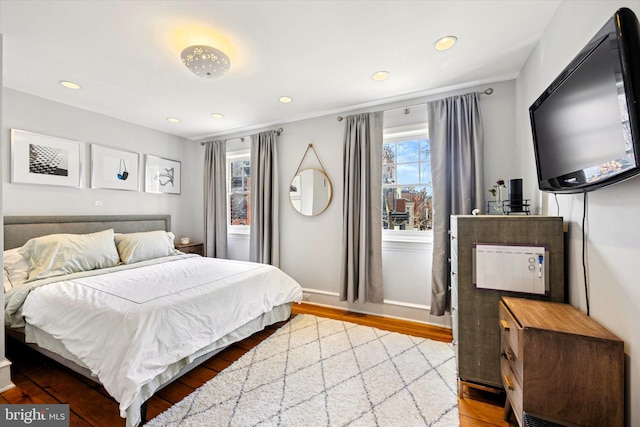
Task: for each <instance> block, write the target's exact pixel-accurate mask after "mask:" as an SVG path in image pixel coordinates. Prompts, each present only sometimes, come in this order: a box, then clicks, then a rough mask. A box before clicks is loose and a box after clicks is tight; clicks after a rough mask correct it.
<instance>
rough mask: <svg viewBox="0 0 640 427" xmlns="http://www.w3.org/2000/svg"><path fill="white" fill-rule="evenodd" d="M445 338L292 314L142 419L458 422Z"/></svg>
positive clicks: (173, 422) (166, 422) (177, 422)
mask: <svg viewBox="0 0 640 427" xmlns="http://www.w3.org/2000/svg"><path fill="white" fill-rule="evenodd" d="M459 424H460V421H459V415H458V396H457V386H456V371H455V354H454V350H453V347H452V345H451V344H450V343H443V342H438V341H432V340H427V339H423V338H416V337H412V336H409V335H403V334H399V333H394V332H388V331H384V330H380V329H376V328H371V327H368V326H361V325H356V324H353V323H348V322H341V321H338V320H333V319H326V318H322V317H316V316H312V315H309V314H302V315H297V316H295V317H294V318H293V319H292V320H291V321H290V322H288V323H287V324H285V325H284V326H282V327H281V328H280V329H279V330H278V331H276V332H275V333H274V334H273V335H271V336H270V337H269V338H267V339H266V340H265V341H263V342H262V343H260V344H259V345H258V346H256V347H255V348H253V349H252V350H251V351H249V352H248V353H246V354H245V355H243V356H242V357H241V358H240V359H238V360H237V361H236V362H234V363H233V364H232V365H231V366H229V367H228V368H227V369H225V370H224V371H222V372H220V373H219V374H218V375H217V376H216V377H214V378H213V379H212V380H210V381H209V382H207V383H206V384H204V385H203V386H202V387H200V388H198V389H197V390H195V391H194V392H193V393H192V394H191V395H189V396H187V397H186V398H185V399H184V400H182V401H181V402H179V403H177V404H176V405H174V406H172V407H171V408H169V410H167V411H166V412H164V413H162V414H160V415H159V416H157V417H156V418H154V419H153V420H151V421H149V422H148V423H147V424H146V425H147V426H162V427H167V426H242V427H245V426H295V427H298V426H345V425H349V426H367V427H368V426H393V427H396V426H458V425H459Z"/></svg>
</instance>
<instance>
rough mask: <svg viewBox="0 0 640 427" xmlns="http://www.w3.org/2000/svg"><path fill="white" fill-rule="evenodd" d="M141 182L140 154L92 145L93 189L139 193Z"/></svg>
mask: <svg viewBox="0 0 640 427" xmlns="http://www.w3.org/2000/svg"><path fill="white" fill-rule="evenodd" d="M139 182H140V156H139V155H138V153H134V152H132V151H126V150H120V149H118V148H114V147H107V146H104V145H99V144H91V188H106V189H111V190H127V191H138V190H139V188H140V187H139Z"/></svg>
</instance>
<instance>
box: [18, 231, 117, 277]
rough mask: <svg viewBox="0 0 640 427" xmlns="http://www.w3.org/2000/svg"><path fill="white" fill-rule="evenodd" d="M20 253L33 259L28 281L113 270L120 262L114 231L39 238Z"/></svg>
mask: <svg viewBox="0 0 640 427" xmlns="http://www.w3.org/2000/svg"><path fill="white" fill-rule="evenodd" d="M18 252H19V253H20V254H22V256H24V257H25V258H27V259H28V260H29V266H30V267H29V278H28V280H27V281H28V282H30V281H33V280H37V279H43V278H45V277H53V276H60V275H63V274H70V273H77V272H79V271H89V270H95V269H98V268H106V267H113V266H114V265H117V264H118V261H119V256H118V251H117V250H116V246H115V243H114V239H113V230H104V231H100V232H98V233H89V234H50V235H48V236H42V237H36V238H33V239H31V240H29V241H28V242H27V243H25V244H24V246H23V247H22V248H20V249H19V250H18Z"/></svg>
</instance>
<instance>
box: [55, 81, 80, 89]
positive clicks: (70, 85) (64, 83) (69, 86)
mask: <svg viewBox="0 0 640 427" xmlns="http://www.w3.org/2000/svg"><path fill="white" fill-rule="evenodd" d="M58 83H60V84H61V85H62V86H64V87H66V88H67V89H80V85H79V84H78V83H74V82H70V81H67V80H60V81H59V82H58Z"/></svg>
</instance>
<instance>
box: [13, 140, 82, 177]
mask: <svg viewBox="0 0 640 427" xmlns="http://www.w3.org/2000/svg"><path fill="white" fill-rule="evenodd" d="M80 166H81V163H80V142H78V141H72V140H69V139H64V138H57V137H55V136H48V135H41V134H38V133H33V132H27V131H23V130H19V129H11V182H12V183H22V184H42V185H62V186H65V187H80Z"/></svg>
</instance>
